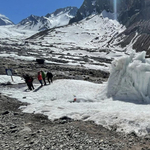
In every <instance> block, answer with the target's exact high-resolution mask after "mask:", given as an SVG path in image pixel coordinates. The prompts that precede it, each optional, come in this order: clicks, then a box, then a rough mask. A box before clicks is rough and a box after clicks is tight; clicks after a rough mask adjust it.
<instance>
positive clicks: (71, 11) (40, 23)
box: [16, 7, 77, 31]
mask: <svg viewBox="0 0 150 150" xmlns="http://www.w3.org/2000/svg"><path fill="white" fill-rule="evenodd" d="M76 12H77V8H76V7H66V8H61V9H58V10H56V11H55V12H53V13H51V14H47V15H46V16H41V17H39V16H34V15H31V16H29V17H28V18H26V19H24V20H22V21H21V22H20V23H19V24H17V25H16V28H19V29H29V30H34V31H42V30H46V29H49V28H54V27H59V26H63V25H67V24H68V23H69V20H70V19H71V18H73V17H74V16H75V15H76Z"/></svg>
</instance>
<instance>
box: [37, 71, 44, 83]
mask: <svg viewBox="0 0 150 150" xmlns="http://www.w3.org/2000/svg"><path fill="white" fill-rule="evenodd" d="M38 80H39V82H40V83H41V86H43V82H42V74H41V72H38Z"/></svg>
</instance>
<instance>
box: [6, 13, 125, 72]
mask: <svg viewBox="0 0 150 150" xmlns="http://www.w3.org/2000/svg"><path fill="white" fill-rule="evenodd" d="M124 30H125V27H124V26H122V25H121V24H119V23H118V22H117V21H115V20H110V19H108V18H103V17H102V15H92V16H89V17H88V18H86V19H84V20H82V21H80V22H78V23H74V24H71V25H67V26H63V27H58V28H53V29H49V30H46V31H42V32H39V33H37V34H35V35H33V36H32V37H30V38H28V39H25V40H24V41H23V42H20V41H19V42H17V45H18V49H22V46H23V48H24V49H26V51H28V49H29V50H30V52H32V53H33V54H35V57H37V56H38V55H40V57H42V58H44V59H45V60H47V62H53V63H58V62H59V63H61V64H69V65H79V66H80V65H81V66H85V67H88V68H94V69H101V70H102V69H103V70H105V71H108V70H109V65H110V61H111V60H112V59H114V58H115V57H118V56H122V55H125V53H124V49H121V48H120V47H116V46H115V43H111V41H112V39H114V38H115V37H116V36H117V35H118V34H119V33H120V32H122V31H124ZM3 40H4V41H5V42H6V43H7V45H9V44H10V41H9V40H5V39H3ZM18 43H20V44H18ZM25 43H27V44H25ZM11 47H13V46H12V45H11ZM41 54H42V55H41ZM33 56H34V55H33Z"/></svg>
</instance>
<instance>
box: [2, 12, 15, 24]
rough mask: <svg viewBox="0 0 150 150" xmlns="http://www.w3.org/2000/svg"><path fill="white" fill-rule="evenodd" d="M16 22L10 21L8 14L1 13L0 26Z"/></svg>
mask: <svg viewBox="0 0 150 150" xmlns="http://www.w3.org/2000/svg"><path fill="white" fill-rule="evenodd" d="M13 24H14V23H13V22H12V21H10V20H9V19H8V18H7V17H6V16H4V15H2V14H0V26H2V25H13Z"/></svg>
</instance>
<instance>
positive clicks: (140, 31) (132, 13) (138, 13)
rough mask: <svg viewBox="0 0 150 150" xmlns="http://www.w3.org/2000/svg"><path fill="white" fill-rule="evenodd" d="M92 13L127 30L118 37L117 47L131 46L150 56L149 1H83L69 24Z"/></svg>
mask: <svg viewBox="0 0 150 150" xmlns="http://www.w3.org/2000/svg"><path fill="white" fill-rule="evenodd" d="M93 13H95V14H101V13H102V14H103V16H104V17H108V18H111V19H117V20H118V21H119V22H120V23H121V24H123V25H125V26H126V28H127V29H126V30H125V31H124V32H123V33H122V34H120V35H119V36H118V39H119V40H118V41H119V42H118V44H117V45H120V46H121V47H122V48H124V47H127V46H128V45H133V47H132V48H134V49H135V50H136V51H142V50H145V51H147V54H149V55H150V48H149V47H150V42H149V41H150V18H149V16H150V0H84V2H83V5H82V6H81V7H80V9H79V10H78V12H77V15H76V16H75V17H74V18H72V19H71V20H70V22H69V23H73V22H77V21H80V20H82V19H83V18H86V17H88V16H90V15H91V14H93ZM110 14H112V15H110ZM115 16H116V18H115ZM115 38H116V37H115ZM120 41H121V42H120Z"/></svg>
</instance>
